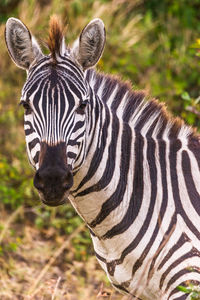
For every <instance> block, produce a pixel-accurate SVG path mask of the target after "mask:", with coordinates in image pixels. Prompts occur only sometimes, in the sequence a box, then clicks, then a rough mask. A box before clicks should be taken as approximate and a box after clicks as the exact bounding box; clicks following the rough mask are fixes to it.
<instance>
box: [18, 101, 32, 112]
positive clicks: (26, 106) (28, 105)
mask: <svg viewBox="0 0 200 300" xmlns="http://www.w3.org/2000/svg"><path fill="white" fill-rule="evenodd" d="M19 104H20V105H22V106H23V108H24V109H25V110H26V111H27V110H31V106H30V104H29V102H28V101H25V100H21V101H20V103H19Z"/></svg>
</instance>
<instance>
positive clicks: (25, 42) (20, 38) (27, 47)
mask: <svg viewBox="0 0 200 300" xmlns="http://www.w3.org/2000/svg"><path fill="white" fill-rule="evenodd" d="M5 40H6V45H7V48H8V52H9V54H10V57H11V58H12V60H13V61H14V63H15V64H16V65H17V66H18V67H20V68H22V69H26V70H28V69H29V67H30V65H32V64H34V63H36V62H37V61H38V60H39V59H41V58H42V57H43V53H42V51H41V49H40V47H39V45H38V43H37V41H36V40H35V38H34V37H33V36H32V35H31V33H30V31H29V30H28V28H27V27H26V26H25V25H24V24H23V23H22V22H21V21H20V20H18V19H16V18H9V19H8V21H7V22H6V28H5Z"/></svg>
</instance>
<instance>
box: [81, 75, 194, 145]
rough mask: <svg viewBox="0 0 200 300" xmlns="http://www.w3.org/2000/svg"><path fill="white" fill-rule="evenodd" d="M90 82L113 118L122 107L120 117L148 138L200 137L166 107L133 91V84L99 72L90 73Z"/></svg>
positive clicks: (87, 76) (143, 92) (144, 93)
mask: <svg viewBox="0 0 200 300" xmlns="http://www.w3.org/2000/svg"><path fill="white" fill-rule="evenodd" d="M86 79H87V80H88V81H89V83H90V86H91V87H92V88H93V89H94V91H95V93H96V94H97V95H98V96H99V97H100V98H101V99H102V101H104V102H107V103H108V106H110V107H111V111H112V112H113V114H115V113H116V111H117V109H118V107H119V106H120V110H121V112H120V113H118V115H119V114H120V117H121V118H122V119H123V121H124V122H127V123H129V124H130V126H131V127H133V128H135V129H136V131H137V132H140V131H142V128H143V130H144V128H145V130H144V132H145V131H146V134H145V135H146V136H148V135H149V136H151V134H152V132H153V131H154V135H156V136H157V138H160V137H161V136H162V134H163V132H164V131H165V135H167V136H168V137H169V138H171V139H177V138H188V137H189V136H190V137H197V138H198V140H200V135H199V134H197V133H196V129H195V128H192V127H190V126H188V125H186V124H185V123H184V121H183V120H182V119H181V118H179V117H173V116H172V115H171V114H170V112H168V110H167V108H166V105H165V103H163V102H162V103H161V102H159V101H158V100H157V99H155V98H153V99H152V98H150V97H149V96H148V95H147V93H146V92H145V91H143V90H140V91H138V90H135V91H134V90H133V88H132V86H131V83H130V82H128V81H125V82H124V81H122V80H121V79H120V78H119V77H117V76H113V75H105V74H102V73H99V72H96V71H95V70H92V69H90V70H88V71H87V74H86Z"/></svg>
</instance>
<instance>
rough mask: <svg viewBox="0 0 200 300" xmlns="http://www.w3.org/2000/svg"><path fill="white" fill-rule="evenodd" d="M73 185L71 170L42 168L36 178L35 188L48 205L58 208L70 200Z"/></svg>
mask: <svg viewBox="0 0 200 300" xmlns="http://www.w3.org/2000/svg"><path fill="white" fill-rule="evenodd" d="M72 185H73V175H72V172H71V170H68V169H63V168H58V167H56V168H41V169H39V170H38V171H37V172H36V174H35V177H34V186H35V187H36V189H37V190H38V192H39V195H40V198H41V200H42V201H43V203H45V204H46V205H49V206H58V205H61V204H64V203H65V202H66V201H67V200H68V196H69V192H70V188H71V187H72Z"/></svg>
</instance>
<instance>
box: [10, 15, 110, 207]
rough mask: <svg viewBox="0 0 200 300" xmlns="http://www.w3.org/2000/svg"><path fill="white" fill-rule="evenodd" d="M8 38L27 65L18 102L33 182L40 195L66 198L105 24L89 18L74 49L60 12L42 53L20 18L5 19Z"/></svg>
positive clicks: (49, 199) (51, 200) (82, 146)
mask: <svg viewBox="0 0 200 300" xmlns="http://www.w3.org/2000/svg"><path fill="white" fill-rule="evenodd" d="M5 39H6V44H7V47H8V52H9V54H10V56H11V58H12V60H13V61H14V63H15V64H16V65H17V66H18V67H20V68H23V69H25V70H26V71H27V80H26V82H25V84H24V87H23V90H22V96H21V101H20V103H21V104H22V105H23V107H24V109H25V114H24V119H25V122H24V128H25V136H26V146H27V153H28V158H29V161H30V163H31V164H32V165H33V167H34V168H35V170H36V173H35V177H34V185H35V187H36V188H37V190H38V191H39V194H40V196H41V199H42V201H43V202H44V203H45V204H48V205H50V206H57V205H60V204H62V203H64V202H65V201H66V199H67V198H68V195H69V192H70V188H71V187H72V185H73V174H74V173H75V172H76V171H77V170H78V169H79V168H80V167H81V165H82V164H83V162H84V160H85V156H86V140H87V123H88V120H89V112H90V111H91V109H90V100H91V89H90V87H89V84H88V83H87V81H86V79H85V71H86V70H87V69H88V68H90V67H93V66H94V65H95V64H96V63H97V62H98V60H99V59H100V57H101V54H102V51H103V48H104V44H105V29H104V24H103V22H102V21H101V20H100V19H94V20H93V21H91V22H90V23H89V24H88V25H87V26H86V27H85V28H84V29H83V31H82V32H81V34H80V37H79V38H78V39H77V41H76V42H75V43H74V46H73V47H72V49H69V48H66V46H65V42H64V37H63V30H62V27H61V25H60V24H59V22H58V20H57V18H56V17H53V18H52V19H51V21H50V31H49V39H48V42H47V44H48V48H49V50H50V54H49V55H44V54H43V53H42V51H41V49H40V47H39V45H38V43H37V41H36V39H35V38H34V37H33V36H32V34H31V33H30V31H29V30H28V28H27V27H26V26H25V25H24V24H23V23H22V22H21V21H20V20H18V19H15V18H10V19H8V21H7V23H6V30H5Z"/></svg>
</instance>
